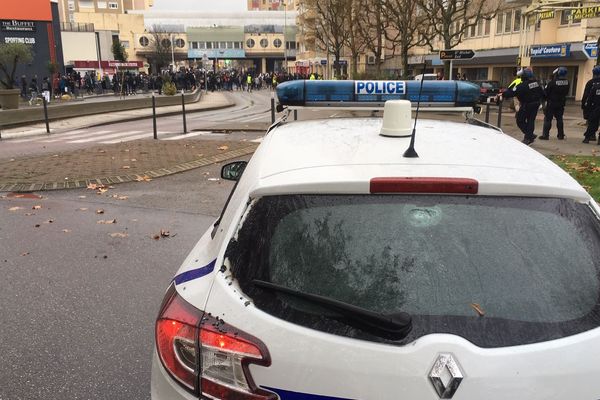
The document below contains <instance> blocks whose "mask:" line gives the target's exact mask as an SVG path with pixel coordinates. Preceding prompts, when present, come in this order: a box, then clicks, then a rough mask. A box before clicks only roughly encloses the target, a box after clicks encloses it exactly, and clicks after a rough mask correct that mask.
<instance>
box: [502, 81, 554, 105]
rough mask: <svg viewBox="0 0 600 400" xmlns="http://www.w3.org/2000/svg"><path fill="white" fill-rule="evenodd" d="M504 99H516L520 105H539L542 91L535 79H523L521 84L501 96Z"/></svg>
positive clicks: (542, 95) (542, 94)
mask: <svg viewBox="0 0 600 400" xmlns="http://www.w3.org/2000/svg"><path fill="white" fill-rule="evenodd" d="M502 95H503V96H504V97H506V98H510V97H516V98H517V99H519V102H521V104H529V103H540V102H541V101H542V99H543V98H544V89H542V85H540V83H539V82H538V81H537V80H535V79H524V80H523V82H521V83H519V84H518V85H517V86H515V87H513V88H512V90H507V91H505V92H504V93H503V94H502Z"/></svg>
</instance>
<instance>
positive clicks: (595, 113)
mask: <svg viewBox="0 0 600 400" xmlns="http://www.w3.org/2000/svg"><path fill="white" fill-rule="evenodd" d="M592 74H593V77H592V79H590V80H589V81H588V83H586V84H585V90H584V91H583V97H582V99H581V108H582V109H583V114H584V115H585V116H587V121H588V126H587V130H586V131H585V133H584V136H585V138H584V139H583V143H589V142H590V140H592V141H594V140H596V131H597V130H598V125H599V124H600V65H596V66H595V67H594V69H592ZM598 144H599V145H600V138H598Z"/></svg>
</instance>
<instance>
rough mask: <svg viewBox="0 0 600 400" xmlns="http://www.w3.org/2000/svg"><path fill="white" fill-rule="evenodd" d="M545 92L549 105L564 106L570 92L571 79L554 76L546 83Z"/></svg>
mask: <svg viewBox="0 0 600 400" xmlns="http://www.w3.org/2000/svg"><path fill="white" fill-rule="evenodd" d="M545 92H546V100H547V101H548V105H551V106H563V107H564V105H565V101H566V100H567V94H568V93H569V81H568V80H567V79H556V78H552V79H551V80H550V82H548V84H547V85H546V88H545Z"/></svg>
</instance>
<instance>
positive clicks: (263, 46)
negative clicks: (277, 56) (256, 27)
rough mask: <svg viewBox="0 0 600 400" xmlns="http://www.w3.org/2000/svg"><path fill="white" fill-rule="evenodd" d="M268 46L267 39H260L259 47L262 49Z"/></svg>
mask: <svg viewBox="0 0 600 400" xmlns="http://www.w3.org/2000/svg"><path fill="white" fill-rule="evenodd" d="M268 45H269V41H268V40H267V39H260V47H262V48H263V49H264V48H266V47H267V46H268Z"/></svg>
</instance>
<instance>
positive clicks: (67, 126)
mask: <svg viewBox="0 0 600 400" xmlns="http://www.w3.org/2000/svg"><path fill="white" fill-rule="evenodd" d="M234 105H235V102H233V101H232V100H230V99H229V98H227V97H226V96H225V95H224V94H223V93H219V92H212V93H211V92H208V93H206V94H203V95H202V98H201V99H200V101H198V102H196V103H192V104H186V106H185V110H186V113H193V112H199V111H210V110H219V109H222V108H227V107H232V106H234ZM180 113H181V105H176V106H166V107H157V108H156V115H157V116H166V115H177V114H180ZM151 116H152V108H143V109H136V110H128V111H117V112H111V113H107V114H96V115H87V116H82V117H74V118H67V119H63V120H59V121H52V122H50V132H59V131H67V130H74V129H81V128H87V127H91V126H97V125H106V124H111V123H115V122H122V121H133V120H137V119H144V118H149V117H151ZM41 133H46V125H45V123H43V122H42V123H36V124H33V125H27V126H21V127H16V128H8V129H3V130H2V131H1V133H0V134H1V135H2V138H4V139H9V138H16V137H26V136H30V135H39V134H41Z"/></svg>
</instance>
